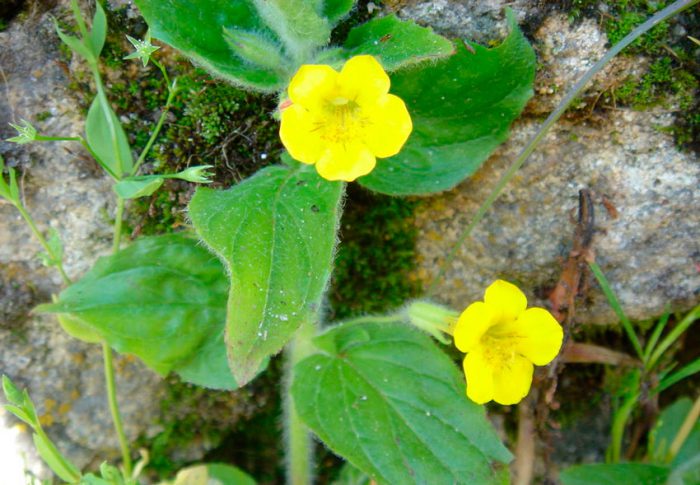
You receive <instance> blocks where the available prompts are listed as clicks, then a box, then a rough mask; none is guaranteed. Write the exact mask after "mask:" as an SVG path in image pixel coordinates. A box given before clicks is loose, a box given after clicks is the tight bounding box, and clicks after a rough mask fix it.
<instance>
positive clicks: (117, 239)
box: [112, 197, 124, 253]
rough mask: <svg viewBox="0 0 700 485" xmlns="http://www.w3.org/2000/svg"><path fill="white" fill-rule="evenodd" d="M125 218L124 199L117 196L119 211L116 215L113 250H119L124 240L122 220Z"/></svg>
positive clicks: (114, 251)
mask: <svg viewBox="0 0 700 485" xmlns="http://www.w3.org/2000/svg"><path fill="white" fill-rule="evenodd" d="M123 218H124V199H122V198H121V197H117V213H116V214H115V216H114V235H113V238H112V252H113V253H116V252H117V251H119V246H120V245H121V240H122V220H123Z"/></svg>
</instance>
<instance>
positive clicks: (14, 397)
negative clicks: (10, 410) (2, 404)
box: [2, 374, 24, 406]
mask: <svg viewBox="0 0 700 485" xmlns="http://www.w3.org/2000/svg"><path fill="white" fill-rule="evenodd" d="M2 391H3V393H4V394H5V399H7V400H8V401H9V402H10V403H12V404H15V405H17V406H21V405H22V402H23V401H24V397H23V396H22V391H20V390H19V389H18V388H17V386H15V383H14V382H12V381H11V380H10V378H9V377H7V376H6V375H4V374H3V376H2Z"/></svg>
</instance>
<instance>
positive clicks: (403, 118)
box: [363, 94, 413, 158]
mask: <svg viewBox="0 0 700 485" xmlns="http://www.w3.org/2000/svg"><path fill="white" fill-rule="evenodd" d="M363 115H364V116H366V117H367V120H368V126H367V136H366V138H365V142H366V143H367V146H368V147H369V149H370V150H372V153H374V155H375V156H377V157H379V158H385V157H391V156H393V155H396V154H397V153H399V150H401V147H402V146H403V144H404V143H406V140H407V139H408V136H409V135H410V134H411V130H413V123H412V122H411V115H409V114H408V110H407V109H406V104H404V102H403V100H402V99H401V98H399V97H398V96H394V95H393V94H385V95H384V96H380V97H379V99H378V100H377V102H376V104H374V105H365V107H364V108H363Z"/></svg>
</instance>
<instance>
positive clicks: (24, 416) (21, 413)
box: [3, 404, 37, 427]
mask: <svg viewBox="0 0 700 485" xmlns="http://www.w3.org/2000/svg"><path fill="white" fill-rule="evenodd" d="M3 408H5V410H6V411H7V412H10V413H12V414H14V415H15V417H17V419H19V420H20V421H23V422H25V423H27V424H28V425H29V426H32V427H34V426H36V425H37V424H36V421H33V420H32V417H31V416H30V415H29V414H28V413H27V412H26V411H25V410H24V408H22V407H20V406H13V405H12V404H5V405H4V406H3Z"/></svg>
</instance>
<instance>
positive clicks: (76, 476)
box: [33, 423, 82, 483]
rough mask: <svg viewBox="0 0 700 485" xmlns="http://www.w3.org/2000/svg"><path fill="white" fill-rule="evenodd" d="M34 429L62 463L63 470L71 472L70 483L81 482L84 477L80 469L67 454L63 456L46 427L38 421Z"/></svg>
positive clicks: (55, 457) (54, 456)
mask: <svg viewBox="0 0 700 485" xmlns="http://www.w3.org/2000/svg"><path fill="white" fill-rule="evenodd" d="M33 429H34V432H35V433H36V434H38V435H39V436H40V437H41V439H42V440H43V441H44V443H45V444H46V446H48V448H49V451H50V453H51V455H52V456H53V458H54V459H55V460H56V461H58V462H59V463H60V464H61V468H62V470H63V472H64V473H68V474H70V483H79V482H80V481H81V479H82V475H81V474H80V471H79V470H78V469H77V468H76V466H75V465H74V464H73V463H71V462H70V461H68V459H67V458H66V457H65V456H63V454H62V453H61V452H60V451H58V448H56V445H55V444H54V442H53V441H51V439H50V438H49V437H48V435H47V434H46V432H45V431H44V428H42V427H41V425H40V424H39V423H37V426H33Z"/></svg>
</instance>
